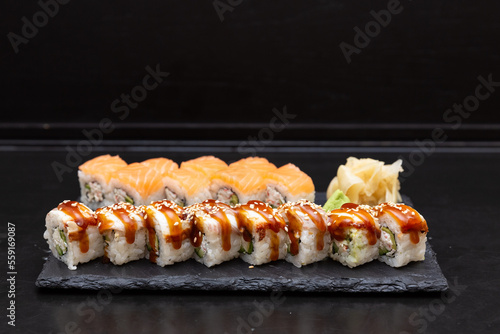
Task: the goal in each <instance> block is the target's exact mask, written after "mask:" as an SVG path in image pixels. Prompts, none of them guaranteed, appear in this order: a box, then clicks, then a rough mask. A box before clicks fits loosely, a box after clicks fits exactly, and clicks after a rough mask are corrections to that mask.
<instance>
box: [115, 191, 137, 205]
mask: <svg viewBox="0 0 500 334" xmlns="http://www.w3.org/2000/svg"><path fill="white" fill-rule="evenodd" d="M113 194H114V197H115V202H117V203H121V202H127V203H130V204H134V199H133V198H132V197H130V196H129V195H128V194H127V193H126V192H125V190H123V189H119V188H116V189H113Z"/></svg>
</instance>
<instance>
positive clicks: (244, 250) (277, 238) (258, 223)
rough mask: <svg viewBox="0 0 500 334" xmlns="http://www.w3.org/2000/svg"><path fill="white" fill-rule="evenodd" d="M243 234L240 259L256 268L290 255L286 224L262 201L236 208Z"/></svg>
mask: <svg viewBox="0 0 500 334" xmlns="http://www.w3.org/2000/svg"><path fill="white" fill-rule="evenodd" d="M235 210H236V212H237V215H238V227H239V230H240V232H241V234H242V240H241V249H240V253H241V254H240V258H241V259H242V260H243V261H245V262H248V263H250V264H253V265H259V264H263V263H267V262H270V261H276V260H279V259H284V258H285V256H286V254H287V240H288V236H287V233H286V223H285V221H284V220H283V218H282V217H281V216H279V215H278V214H277V213H276V210H275V209H273V208H272V207H270V206H269V205H268V204H266V203H264V202H260V201H250V202H248V203H247V204H239V205H238V206H236V208H235Z"/></svg>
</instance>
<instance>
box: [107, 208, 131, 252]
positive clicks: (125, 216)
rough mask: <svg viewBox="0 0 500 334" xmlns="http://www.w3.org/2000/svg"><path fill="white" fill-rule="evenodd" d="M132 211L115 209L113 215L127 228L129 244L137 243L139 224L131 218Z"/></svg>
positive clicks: (126, 236) (126, 237) (126, 233)
mask: <svg viewBox="0 0 500 334" xmlns="http://www.w3.org/2000/svg"><path fill="white" fill-rule="evenodd" d="M131 213H132V211H129V210H126V209H125V208H117V209H113V215H114V216H115V217H116V218H118V219H119V220H120V221H121V222H122V223H123V225H124V226H125V239H126V240H127V243H128V244H133V243H134V241H135V233H136V231H137V223H136V221H135V220H134V219H132V218H130V216H129V215H130V214H131Z"/></svg>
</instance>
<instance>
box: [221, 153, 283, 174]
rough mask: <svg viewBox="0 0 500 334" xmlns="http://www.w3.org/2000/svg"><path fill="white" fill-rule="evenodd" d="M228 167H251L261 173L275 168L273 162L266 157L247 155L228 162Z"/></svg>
mask: <svg viewBox="0 0 500 334" xmlns="http://www.w3.org/2000/svg"><path fill="white" fill-rule="evenodd" d="M229 167H246V168H250V169H253V170H254V171H256V172H258V173H259V174H261V175H265V174H266V173H268V172H272V171H274V170H276V169H277V168H276V166H275V165H274V164H272V163H270V162H269V161H268V160H267V159H266V158H261V157H248V158H244V159H240V160H238V161H236V162H233V163H232V164H230V165H229Z"/></svg>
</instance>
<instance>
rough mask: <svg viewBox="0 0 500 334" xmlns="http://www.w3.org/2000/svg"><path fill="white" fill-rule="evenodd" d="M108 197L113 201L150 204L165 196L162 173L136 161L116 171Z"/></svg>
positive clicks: (110, 184) (110, 183)
mask: <svg viewBox="0 0 500 334" xmlns="http://www.w3.org/2000/svg"><path fill="white" fill-rule="evenodd" d="M107 196H108V198H110V199H112V200H113V203H122V202H126V203H129V204H134V205H143V204H149V203H151V202H153V201H157V200H160V199H163V198H164V190H163V180H162V176H161V174H160V173H159V172H158V171H156V170H155V169H153V168H150V167H148V166H146V165H143V164H141V163H138V162H135V163H133V164H130V165H128V166H127V167H124V168H121V169H118V170H117V171H115V172H114V174H113V177H112V178H111V181H110V182H109V192H108V195H107Z"/></svg>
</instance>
